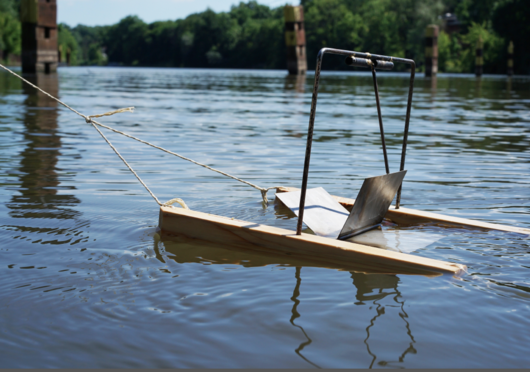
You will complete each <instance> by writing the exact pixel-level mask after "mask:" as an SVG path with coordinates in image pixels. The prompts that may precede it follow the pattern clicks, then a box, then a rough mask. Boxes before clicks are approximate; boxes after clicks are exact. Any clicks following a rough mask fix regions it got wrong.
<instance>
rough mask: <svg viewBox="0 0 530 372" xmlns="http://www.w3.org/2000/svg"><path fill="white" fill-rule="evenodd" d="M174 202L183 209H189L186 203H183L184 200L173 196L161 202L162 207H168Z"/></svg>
mask: <svg viewBox="0 0 530 372" xmlns="http://www.w3.org/2000/svg"><path fill="white" fill-rule="evenodd" d="M175 203H178V204H180V206H181V207H182V208H184V209H189V208H188V206H187V205H186V203H184V200H182V199H181V198H174V199H171V200H168V201H167V202H165V203H164V204H162V205H163V206H164V207H170V206H172V205H173V204H175Z"/></svg>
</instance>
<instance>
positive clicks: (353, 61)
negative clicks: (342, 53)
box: [344, 56, 394, 70]
mask: <svg viewBox="0 0 530 372" xmlns="http://www.w3.org/2000/svg"><path fill="white" fill-rule="evenodd" d="M344 62H346V64H347V65H348V66H354V67H366V68H372V66H374V67H375V68H376V69H378V70H392V69H393V68H394V63H392V62H388V61H381V60H377V59H374V60H371V59H367V58H358V57H354V56H348V57H346V60H345V61H344Z"/></svg>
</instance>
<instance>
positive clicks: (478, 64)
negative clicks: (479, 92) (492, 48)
mask: <svg viewBox="0 0 530 372" xmlns="http://www.w3.org/2000/svg"><path fill="white" fill-rule="evenodd" d="M483 67H484V42H483V41H482V37H480V36H479V38H478V40H477V49H476V52H475V75H477V76H481V75H482V72H483Z"/></svg>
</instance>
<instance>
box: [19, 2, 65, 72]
mask: <svg viewBox="0 0 530 372" xmlns="http://www.w3.org/2000/svg"><path fill="white" fill-rule="evenodd" d="M20 18H21V22H22V72H28V73H35V72H45V73H50V72H55V71H57V63H58V53H57V37H58V35H57V31H58V30H57V0H22V1H21V4H20Z"/></svg>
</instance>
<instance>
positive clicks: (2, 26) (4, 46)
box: [0, 0, 22, 62]
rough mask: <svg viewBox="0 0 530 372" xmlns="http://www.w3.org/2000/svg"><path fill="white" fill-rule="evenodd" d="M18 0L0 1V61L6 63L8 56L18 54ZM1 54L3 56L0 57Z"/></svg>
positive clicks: (19, 30)
mask: <svg viewBox="0 0 530 372" xmlns="http://www.w3.org/2000/svg"><path fill="white" fill-rule="evenodd" d="M19 9H20V0H0V51H2V52H3V53H0V60H2V59H6V60H7V61H6V62H8V60H9V55H10V54H20V48H21V42H22V39H21V28H20V20H19ZM2 54H3V55H2Z"/></svg>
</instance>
